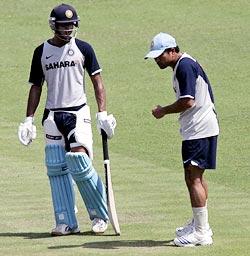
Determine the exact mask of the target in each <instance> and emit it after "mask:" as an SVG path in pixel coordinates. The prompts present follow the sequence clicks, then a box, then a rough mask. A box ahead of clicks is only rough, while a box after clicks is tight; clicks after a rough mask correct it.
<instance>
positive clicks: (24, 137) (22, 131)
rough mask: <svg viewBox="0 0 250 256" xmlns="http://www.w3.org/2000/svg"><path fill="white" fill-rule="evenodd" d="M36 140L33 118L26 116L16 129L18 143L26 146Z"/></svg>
mask: <svg viewBox="0 0 250 256" xmlns="http://www.w3.org/2000/svg"><path fill="white" fill-rule="evenodd" d="M35 138H36V126H35V125H33V117H32V116H28V117H26V118H25V120H24V122H23V123H20V125H19V127H18V139H19V140H20V142H21V143H22V144H23V145H25V146H28V145H29V144H30V143H31V142H32V141H33V140H34V139H35Z"/></svg>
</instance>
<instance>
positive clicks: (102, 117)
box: [96, 111, 116, 139]
mask: <svg viewBox="0 0 250 256" xmlns="http://www.w3.org/2000/svg"><path fill="white" fill-rule="evenodd" d="M96 120H97V130H98V132H99V133H100V134H101V129H102V130H104V131H105V132H106V134H107V137H108V139H111V138H112V137H113V135H114V133H115V127H116V120H115V118H114V116H113V115H112V114H110V115H107V111H102V112H98V113H97V114H96Z"/></svg>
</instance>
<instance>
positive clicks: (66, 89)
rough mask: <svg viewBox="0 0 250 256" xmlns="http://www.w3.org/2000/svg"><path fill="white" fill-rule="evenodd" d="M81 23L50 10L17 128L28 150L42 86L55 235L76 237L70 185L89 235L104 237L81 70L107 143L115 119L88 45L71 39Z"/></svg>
mask: <svg viewBox="0 0 250 256" xmlns="http://www.w3.org/2000/svg"><path fill="white" fill-rule="evenodd" d="M79 21H80V18H79V16H78V15H77V12H76V10H75V8H74V7H73V6H71V5H68V4H60V5H58V6H56V7H55V8H53V10H52V11H51V13H50V17H49V25H50V27H51V29H52V31H53V33H54V35H53V37H52V38H50V39H49V40H47V41H46V42H44V43H43V44H41V45H40V46H38V47H37V48H36V49H35V51H34V54H33V59H32V64H31V71H30V77H29V83H30V84H31V88H30V92H29V98H28V103H27V112H26V118H25V120H24V122H23V123H21V124H20V125H19V129H18V138H19V140H20V142H21V143H22V144H23V145H25V146H27V145H29V144H30V143H31V142H32V141H33V140H34V139H35V138H36V128H35V125H34V124H33V122H34V115H35V112H36V109H37V107H38V105H39V102H40V97H41V92H42V87H43V84H44V81H46V84H47V100H46V104H45V111H44V116H43V121H42V123H43V127H44V134H45V143H46V145H45V165H46V167H47V175H48V178H49V182H50V188H51V196H52V202H53V208H54V216H55V228H53V229H52V231H51V235H53V236H61V235H70V234H75V233H79V232H80V229H79V225H78V221H77V217H76V211H75V209H76V207H75V196H74V189H73V181H74V182H75V184H76V185H77V187H78V189H79V192H80V194H81V197H82V199H83V201H84V204H85V206H86V208H87V211H88V215H89V219H90V220H91V221H92V231H93V232H94V233H103V232H105V230H106V229H107V226H108V220H109V217H108V209H107V198H106V192H105V186H104V184H103V182H102V180H101V178H100V177H99V175H98V173H97V172H96V170H95V169H94V167H93V165H92V158H93V149H92V144H93V141H92V127H91V115H90V109H89V106H88V105H87V97H86V88H85V71H87V73H88V75H89V76H90V80H91V82H92V84H93V87H94V91H95V98H96V103H97V109H98V113H97V114H96V118H97V128H98V131H99V133H100V134H101V131H102V130H103V132H105V133H106V134H107V137H108V138H109V139H111V138H112V137H113V135H114V129H115V126H116V120H115V118H114V116H113V115H107V111H106V94H105V88H104V84H103V81H102V77H101V74H100V72H101V68H100V66H99V64H98V61H97V58H96V56H95V52H94V50H93V48H92V47H91V45H90V44H88V43H87V42H84V41H81V40H79V39H76V38H75V35H76V31H77V28H78V26H79Z"/></svg>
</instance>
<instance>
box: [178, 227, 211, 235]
mask: <svg viewBox="0 0 250 256" xmlns="http://www.w3.org/2000/svg"><path fill="white" fill-rule="evenodd" d="M189 233H191V231H190V232H186V233H179V232H178V231H175V235H176V237H181V236H184V235H186V234H189ZM208 235H209V236H213V235H214V233H213V231H212V229H211V228H210V229H209V230H208Z"/></svg>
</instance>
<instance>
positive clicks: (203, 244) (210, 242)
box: [173, 238, 213, 247]
mask: <svg viewBox="0 0 250 256" xmlns="http://www.w3.org/2000/svg"><path fill="white" fill-rule="evenodd" d="M173 242H174V244H175V245H176V246H178V247H195V246H209V245H212V244H213V239H212V238H211V240H209V241H201V242H199V243H197V244H182V243H181V242H180V243H178V242H175V241H173Z"/></svg>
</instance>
